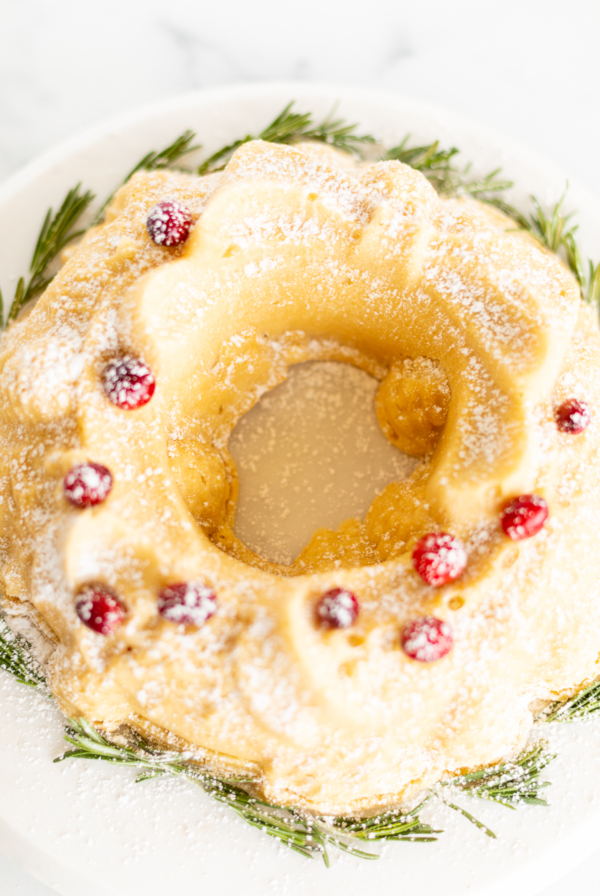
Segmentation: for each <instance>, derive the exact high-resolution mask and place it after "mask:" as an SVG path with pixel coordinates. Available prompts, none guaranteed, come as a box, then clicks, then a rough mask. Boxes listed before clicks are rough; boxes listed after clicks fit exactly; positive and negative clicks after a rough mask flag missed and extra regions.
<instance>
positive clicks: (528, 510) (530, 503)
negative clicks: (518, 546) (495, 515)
mask: <svg viewBox="0 0 600 896" xmlns="http://www.w3.org/2000/svg"><path fill="white" fill-rule="evenodd" d="M547 519H548V505H547V504H546V502H545V501H544V499H543V498H540V497H539V495H520V496H519V497H518V498H513V500H512V501H509V502H508V504H505V506H504V507H503V509H502V511H501V513H500V525H501V526H502V529H503V530H504V533H505V534H506V535H508V537H509V538H512V540H513V541H522V540H523V539H524V538H531V536H532V535H537V533H538V532H539V531H540V529H542V528H543V525H544V523H545V522H546V520H547Z"/></svg>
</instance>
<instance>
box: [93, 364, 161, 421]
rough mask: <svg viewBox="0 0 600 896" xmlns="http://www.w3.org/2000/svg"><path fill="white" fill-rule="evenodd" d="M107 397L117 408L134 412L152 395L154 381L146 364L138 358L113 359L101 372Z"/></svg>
mask: <svg viewBox="0 0 600 896" xmlns="http://www.w3.org/2000/svg"><path fill="white" fill-rule="evenodd" d="M102 385H103V387H104V391H105V393H106V395H107V397H108V398H109V399H110V401H112V403H113V404H116V406H117V407H118V408H123V409H124V410H126V411H134V410H135V409H136V408H141V407H142V405H144V404H147V402H149V401H150V399H151V398H152V396H153V395H154V389H155V388H156V380H155V379H154V374H153V373H152V371H151V370H150V368H149V367H148V365H147V364H145V363H144V362H143V361H140V359H139V358H130V357H124V358H115V359H114V360H112V361H109V362H108V364H107V365H106V367H105V368H104V370H103V371H102Z"/></svg>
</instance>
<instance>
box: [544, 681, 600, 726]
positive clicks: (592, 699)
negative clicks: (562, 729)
mask: <svg viewBox="0 0 600 896" xmlns="http://www.w3.org/2000/svg"><path fill="white" fill-rule="evenodd" d="M599 712H600V681H594V682H592V684H590V685H588V686H587V687H586V688H583V690H582V691H579V693H578V694H575V696H574V697H570V698H569V699H568V700H557V701H556V702H554V703H551V704H550V706H548V707H547V708H546V709H545V710H544V711H543V712H542V713H541V715H540V716H539V718H538V721H541V722H581V721H583V720H585V719H589V718H591V717H592V716H596V715H597V714H598V713H599Z"/></svg>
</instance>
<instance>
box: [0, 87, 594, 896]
mask: <svg viewBox="0 0 600 896" xmlns="http://www.w3.org/2000/svg"><path fill="white" fill-rule="evenodd" d="M290 99H295V100H297V104H298V106H297V107H298V110H299V111H302V110H310V111H312V112H314V113H315V115H316V116H317V118H318V117H320V116H324V115H325V114H326V113H327V112H328V111H329V110H330V109H331V107H332V105H333V104H334V102H335V101H339V107H338V111H339V114H340V115H343V116H344V117H345V118H347V119H349V120H352V121H356V122H358V123H359V125H360V128H361V130H364V131H367V132H371V133H375V134H376V135H378V136H379V137H381V138H382V139H383V140H384V141H385V142H386V143H387V144H388V145H391V144H393V143H394V142H398V141H399V139H401V138H402V137H403V136H404V135H405V134H406V133H411V134H412V136H413V138H414V139H415V140H419V141H428V142H429V141H431V140H433V139H436V138H439V139H440V141H441V143H442V145H445V146H448V145H455V146H458V147H459V148H460V149H461V150H462V151H463V158H464V160H465V162H466V161H469V160H472V161H473V163H474V168H473V170H474V172H475V173H485V172H488V171H489V170H491V169H494V168H496V167H498V166H502V168H503V170H504V172H505V173H506V175H507V177H509V178H511V179H513V180H514V181H515V182H516V183H517V185H518V187H517V188H516V189H515V190H514V192H513V195H512V197H511V198H512V200H513V201H514V202H516V203H521V204H522V205H525V204H526V199H527V196H528V194H530V193H534V194H535V195H536V196H538V197H539V198H540V199H541V200H543V201H545V202H548V203H550V202H554V201H556V200H557V199H558V198H559V197H560V195H561V194H562V192H563V190H564V187H565V181H566V177H565V175H564V174H563V173H561V172H560V171H557V170H556V169H555V168H554V167H553V166H552V165H550V164H548V163H547V162H545V161H544V160H542V159H539V158H538V157H536V156H535V155H533V154H532V153H530V152H529V151H527V150H524V149H523V148H521V147H519V146H517V145H515V144H513V143H512V142H510V141H508V140H506V139H505V138H503V137H502V136H499V135H498V134H495V133H493V132H491V131H489V130H488V129H485V128H482V127H479V126H477V125H475V124H472V123H470V122H467V121H464V120H462V119H460V118H458V117H456V116H454V115H450V114H449V113H447V112H444V111H443V110H439V109H435V108H431V107H428V106H424V105H423V104H421V103H416V102H414V101H411V100H407V99H402V98H399V97H394V96H384V95H381V94H375V93H371V92H366V91H357V90H350V89H347V88H339V89H338V88H336V87H333V86H315V85H308V84H305V83H286V84H263V85H246V86H239V87H232V88H226V89H221V90H212V91H206V92H202V93H194V94H188V95H186V96H183V97H180V98H178V99H176V100H172V101H170V102H167V103H163V104H161V105H157V106H152V107H150V108H147V109H143V110H141V111H139V112H136V113H135V114H132V115H128V116H125V117H121V118H119V119H117V120H115V121H112V122H110V123H109V124H108V125H104V126H102V127H100V128H98V129H96V130H94V131H91V132H88V133H87V134H85V135H84V136H82V137H80V138H78V139H76V140H73V141H70V142H69V143H67V144H64V145H63V146H61V147H60V148H58V149H57V150H55V151H54V152H52V153H50V154H48V155H46V156H45V157H44V158H42V159H41V160H39V161H37V162H35V163H33V164H32V165H29V166H28V167H27V168H25V169H24V170H23V171H21V172H20V173H19V174H18V175H17V176H16V177H14V178H12V180H10V181H9V182H8V183H6V184H5V185H4V186H3V187H2V188H1V189H0V247H1V254H0V286H1V287H2V289H3V292H4V295H5V296H11V295H12V294H13V291H14V286H15V284H16V280H17V278H18V276H19V275H20V274H21V273H22V272H24V271H26V270H27V267H28V264H29V260H30V256H31V251H32V248H33V245H34V243H35V240H36V236H37V233H38V230H39V227H40V224H41V222H42V220H43V218H44V215H45V212H46V210H47V208H48V206H50V205H52V206H53V207H54V208H55V209H56V208H57V206H58V204H59V203H60V202H61V200H62V198H63V196H64V194H65V192H66V191H67V190H68V189H69V188H70V187H72V186H73V185H74V184H76V183H77V182H78V181H81V182H82V183H83V184H84V185H85V186H89V187H91V188H92V189H93V190H95V191H96V192H97V194H98V196H100V197H104V196H106V195H108V194H109V193H110V192H111V191H112V190H113V189H114V187H115V185H116V184H118V183H119V182H120V180H121V179H122V178H123V176H124V175H125V174H126V173H127V171H128V170H130V168H131V167H132V166H133V165H134V164H135V163H136V162H137V160H138V159H139V158H141V157H142V156H143V155H145V154H146V153H147V152H148V151H149V150H150V149H156V148H160V147H162V146H164V145H165V144H167V143H168V142H170V141H171V140H172V139H173V138H175V137H176V136H178V135H179V134H180V133H181V132H182V131H183V130H185V129H186V128H192V129H194V130H196V131H197V133H198V138H199V140H200V141H201V142H202V143H203V144H204V152H205V153H210V152H213V151H214V150H215V149H217V148H218V147H219V146H221V145H223V144H224V143H227V142H229V141H230V140H231V139H234V138H236V137H238V136H239V135H243V134H246V133H249V132H256V130H257V129H260V128H261V127H263V126H264V125H265V124H266V123H268V122H269V121H270V120H271V118H272V117H274V115H275V114H276V113H278V112H279V111H280V110H281V108H282V107H283V106H284V105H285V104H286V103H287V102H288V101H289V100H290ZM571 208H574V209H577V210H578V212H579V216H578V220H579V222H580V225H581V226H580V232H581V237H582V245H583V248H584V250H585V251H586V252H589V254H590V255H591V256H592V257H596V258H597V257H599V256H600V208H599V207H598V206H597V205H596V204H595V202H594V200H593V199H591V198H590V197H589V196H588V195H587V194H586V192H585V191H584V190H583V189H581V188H580V187H577V186H576V185H574V184H573V183H571V186H570V189H569V194H568V203H567V210H570V209H571ZM0 715H1V722H0V769H1V774H2V785H1V786H0V849H1V850H2V851H3V852H5V853H6V854H7V855H8V856H9V857H10V858H12V859H14V860H16V861H17V862H19V863H20V864H21V865H22V866H23V867H24V868H25V869H26V870H27V871H28V872H29V873H30V874H32V875H33V876H34V877H37V878H39V879H40V880H42V881H44V882H45V883H46V884H48V885H49V886H50V887H52V888H54V889H55V890H56V891H57V892H59V893H62V894H63V896H105V894H112V896H138V894H144V896H164V894H177V896H199V894H204V893H211V894H218V896H226V894H234V893H243V894H244V896H268V894H270V893H272V894H276V896H304V894H306V893H310V894H311V896H365V894H367V893H369V894H371V893H377V894H380V896H392V894H398V893H401V892H402V893H418V894H419V896H434V894H435V896H437V894H439V893H440V892H443V893H444V894H445V896H459V894H460V896H462V894H470V896H500V894H502V896H505V894H506V893H508V892H510V893H511V894H513V896H519V894H523V896H525V894H526V896H533V894H535V893H538V892H539V891H540V890H542V889H543V888H544V887H546V886H548V885H549V884H550V883H552V882H553V881H554V880H556V879H558V878H559V877H560V876H562V875H564V874H566V873H567V872H568V871H569V870H570V869H571V868H573V867H574V866H575V865H577V864H578V863H579V862H580V861H582V860H583V859H584V858H585V857H586V856H587V855H588V854H589V853H591V852H592V851H593V850H594V849H596V848H597V845H598V842H599V841H600V727H599V726H598V725H596V724H588V725H572V726H565V727H564V728H562V729H559V730H558V726H551V728H552V729H555V731H554V733H553V732H552V731H549V733H550V734H551V736H552V738H553V739H554V740H556V741H558V743H559V747H560V753H559V757H558V759H556V760H555V762H554V763H552V765H551V766H550V768H549V769H548V772H547V777H548V778H549V779H550V780H552V782H553V784H552V787H550V788H548V790H547V795H548V797H549V798H550V800H551V803H552V805H551V806H550V807H549V808H542V807H523V808H521V809H519V810H518V811H516V812H513V811H510V810H508V809H505V808H503V807H500V806H496V805H494V804H491V803H490V804H487V803H483V802H480V801H470V800H468V799H467V798H465V800H464V801H463V804H464V805H465V806H466V807H467V808H468V809H470V810H471V811H472V812H474V813H475V814H476V815H477V816H478V817H480V818H481V819H482V820H483V821H484V822H485V823H486V824H488V825H489V826H490V827H491V828H492V829H493V830H494V831H495V832H496V834H497V835H498V839H496V840H491V839H490V838H488V837H486V836H485V835H484V834H482V833H481V831H479V830H477V829H475V828H474V827H473V826H472V825H470V824H469V823H468V822H467V821H466V820H465V819H464V818H462V817H461V816H459V815H457V814H456V813H453V812H452V811H451V810H449V809H447V808H445V807H443V806H438V807H435V806H432V808H431V809H428V810H427V812H426V813H425V815H426V816H427V820H429V821H432V822H433V823H434V824H435V825H436V826H437V827H445V828H446V832H445V833H444V835H443V836H442V837H441V838H440V839H439V840H438V841H437V842H436V843H430V844H411V843H390V844H386V845H385V846H384V848H383V849H382V851H381V858H380V859H379V861H377V862H366V861H364V860H359V859H355V858H352V857H350V856H346V855H342V854H336V855H334V856H333V867H332V868H331V869H330V870H327V869H325V867H324V866H323V865H322V863H321V862H320V861H318V860H314V861H309V860H307V859H304V858H302V857H301V856H298V855H296V854H294V853H292V852H291V851H289V850H288V849H286V848H284V847H281V846H279V845H278V844H277V842H276V841H274V840H272V839H270V838H269V837H267V836H266V835H265V834H263V833H260V832H259V831H256V830H254V829H252V828H250V827H248V826H247V825H246V824H245V823H244V822H242V821H241V820H239V819H237V818H236V816H235V815H234V814H233V813H232V812H231V811H230V810H228V809H227V808H226V807H222V806H220V805H218V804H215V803H214V802H212V801H211V800H210V798H209V797H207V796H206V795H205V794H204V793H203V792H202V791H200V790H199V788H195V787H194V786H192V785H191V784H188V783H185V782H181V781H175V780H158V781H152V782H147V783H144V784H135V783H134V778H135V773H134V771H133V770H131V769H123V768H120V767H115V766H112V767H111V766H110V765H107V764H103V763H91V762H84V761H80V762H79V761H70V762H68V763H64V764H61V765H53V764H52V759H53V758H54V757H55V756H57V755H58V754H59V753H60V752H62V749H63V744H62V741H61V735H62V730H63V720H62V718H61V716H60V714H59V713H58V712H57V710H56V709H55V707H54V706H53V705H52V703H51V702H50V701H48V700H46V699H45V698H43V697H42V696H40V695H38V694H36V693H35V692H32V691H30V690H29V689H27V688H25V687H24V686H22V685H19V684H17V683H16V682H15V681H14V680H12V679H11V678H10V676H8V675H7V674H5V673H0Z"/></svg>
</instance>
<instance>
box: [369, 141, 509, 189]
mask: <svg viewBox="0 0 600 896" xmlns="http://www.w3.org/2000/svg"><path fill="white" fill-rule="evenodd" d="M409 140H410V134H407V136H406V137H405V138H404V140H403V141H402V142H401V143H399V144H398V145H397V146H394V147H392V149H389V150H388V151H387V152H386V154H385V156H384V158H385V159H386V160H388V161H397V162H403V163H404V164H405V165H410V167H411V168H414V169H415V170H416V171H420V172H421V173H422V174H423V175H424V176H425V177H426V178H427V180H428V181H429V183H430V184H431V185H432V187H434V188H435V190H436V191H437V192H438V193H439V194H440V195H442V196H458V195H461V194H462V195H469V196H472V197H473V198H474V199H479V200H480V201H481V202H489V201H490V200H491V199H492V198H493V197H494V195H495V194H498V193H503V192H504V191H506V190H509V189H510V188H511V187H512V186H513V183H512V181H510V180H501V179H500V178H499V177H498V175H499V174H500V168H496V169H495V170H494V171H490V173H489V174H486V175H485V177H482V178H478V179H477V178H474V179H471V178H469V171H470V169H471V165H470V164H469V165H466V166H465V167H464V168H457V167H456V166H455V165H454V164H453V160H454V159H455V157H456V156H457V155H458V154H459V150H458V149H457V148H456V146H451V147H450V149H440V141H439V140H434V141H433V143H428V144H425V145H423V146H409V145H408V142H409Z"/></svg>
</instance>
